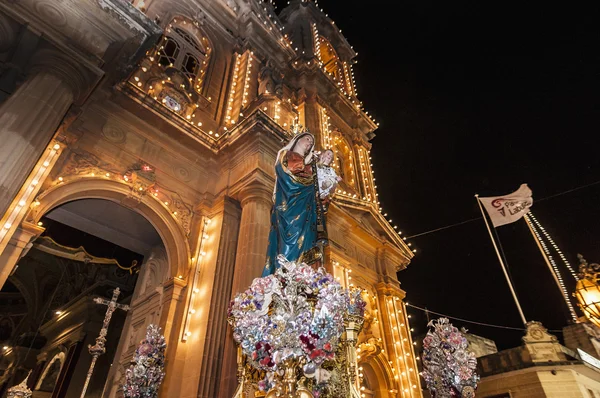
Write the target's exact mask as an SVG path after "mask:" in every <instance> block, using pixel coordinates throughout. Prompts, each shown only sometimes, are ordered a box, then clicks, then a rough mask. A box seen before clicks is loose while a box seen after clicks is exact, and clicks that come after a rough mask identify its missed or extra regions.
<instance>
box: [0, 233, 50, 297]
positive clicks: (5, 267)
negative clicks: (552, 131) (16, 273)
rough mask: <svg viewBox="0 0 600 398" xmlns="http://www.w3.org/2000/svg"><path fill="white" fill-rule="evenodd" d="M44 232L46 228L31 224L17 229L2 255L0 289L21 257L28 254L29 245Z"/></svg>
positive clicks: (0, 255)
mask: <svg viewBox="0 0 600 398" xmlns="http://www.w3.org/2000/svg"><path fill="white" fill-rule="evenodd" d="M42 232H44V228H41V227H38V226H37V225H35V224H32V223H29V222H23V223H22V224H21V225H20V226H19V227H18V228H17V230H16V231H15V233H14V234H13V236H12V237H11V238H10V241H9V242H8V245H6V248H5V249H4V250H3V251H2V252H1V253H0V287H2V286H4V283H5V282H6V280H7V279H8V277H9V275H10V274H11V273H12V271H13V270H14V268H15V265H17V262H18V261H19V260H20V259H21V257H23V256H24V255H25V254H27V251H28V250H29V248H30V245H29V243H30V242H31V241H33V240H34V239H35V238H36V237H38V236H39V235H40V234H41V233H42Z"/></svg>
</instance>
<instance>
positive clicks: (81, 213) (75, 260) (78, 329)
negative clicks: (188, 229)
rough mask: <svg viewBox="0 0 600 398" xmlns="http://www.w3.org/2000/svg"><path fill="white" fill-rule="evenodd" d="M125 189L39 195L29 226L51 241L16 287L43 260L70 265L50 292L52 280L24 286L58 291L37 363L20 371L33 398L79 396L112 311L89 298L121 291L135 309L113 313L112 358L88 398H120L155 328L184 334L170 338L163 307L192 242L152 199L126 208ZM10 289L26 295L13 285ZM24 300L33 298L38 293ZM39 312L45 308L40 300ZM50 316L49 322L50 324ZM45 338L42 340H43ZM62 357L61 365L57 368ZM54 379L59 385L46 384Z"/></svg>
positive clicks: (73, 188) (40, 245)
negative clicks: (133, 361) (128, 370)
mask: <svg viewBox="0 0 600 398" xmlns="http://www.w3.org/2000/svg"><path fill="white" fill-rule="evenodd" d="M128 188H129V187H128V186H126V185H125V184H119V183H115V182H114V181H102V180H97V181H91V180H87V181H75V182H73V183H70V184H64V185H62V186H56V187H54V188H51V189H49V190H48V191H46V192H45V193H44V194H42V195H40V197H39V199H38V200H39V203H38V204H37V206H35V207H34V208H33V210H32V211H31V213H30V214H29V215H28V217H27V220H28V221H29V222H35V223H39V224H38V225H40V224H41V225H42V226H43V227H44V228H45V232H44V233H43V234H42V236H41V237H40V238H38V239H37V240H36V241H35V242H34V243H33V246H32V247H31V248H30V249H29V252H28V253H27V254H26V255H25V256H24V257H23V258H22V259H21V260H20V261H19V267H17V269H16V271H15V272H14V273H13V275H11V277H10V278H12V279H19V277H20V278H21V279H23V277H25V278H27V277H28V276H27V275H28V273H29V277H30V280H33V279H31V272H32V267H31V266H30V265H31V263H35V262H38V263H39V262H40V257H41V258H42V259H43V258H44V256H45V257H46V258H48V256H50V257H58V258H60V261H59V262H61V263H62V265H65V264H66V266H65V267H63V269H64V270H65V271H62V272H59V273H60V274H61V275H60V277H59V279H60V278H63V279H62V280H61V281H60V282H61V283H62V285H61V284H60V283H54V284H52V283H51V282H52V277H51V276H46V277H44V278H40V279H38V278H34V279H35V280H36V281H37V282H38V283H28V284H27V285H30V286H31V288H32V289H38V290H44V289H45V290H44V291H40V292H38V296H39V297H43V296H45V295H48V293H49V292H50V291H52V288H51V287H52V286H54V288H55V291H56V292H57V293H55V294H54V296H53V297H54V298H53V300H50V302H48V303H45V304H46V305H45V308H44V311H45V315H44V316H43V317H42V318H41V320H40V314H39V308H38V309H37V310H36V311H33V312H34V313H35V314H33V315H37V320H40V324H38V326H39V327H38V328H37V329H35V332H34V333H36V334H37V336H36V337H37V340H36V343H35V347H34V345H31V346H30V347H27V349H28V350H29V351H32V350H33V351H34V354H35V355H34V358H37V360H33V363H31V362H32V360H31V359H30V360H29V361H28V363H21V364H18V367H19V368H23V367H25V368H28V369H32V370H33V374H32V376H33V380H31V382H32V383H34V387H39V388H38V389H37V390H36V392H35V393H34V394H35V396H40V397H44V396H50V395H52V394H54V392H56V391H59V390H60V391H64V392H66V391H69V394H73V391H76V390H79V391H81V388H82V386H83V381H84V380H85V375H86V373H87V369H88V367H89V360H90V359H91V357H90V355H89V354H88V353H87V345H88V344H93V343H94V340H95V338H96V337H97V336H98V333H99V331H100V328H101V326H102V320H103V318H104V314H105V312H106V307H105V306H99V305H98V304H96V303H93V302H92V303H90V301H91V298H92V296H104V297H105V298H107V299H110V293H111V292H112V291H113V290H114V288H115V287H119V288H120V289H121V291H122V294H121V297H120V300H119V303H124V304H129V305H130V306H131V310H130V311H129V312H128V313H127V314H125V313H123V312H120V311H116V312H115V313H114V314H113V318H112V321H111V324H110V326H109V331H108V336H107V343H106V348H107V352H106V354H105V355H104V356H101V357H100V358H99V360H98V362H97V364H96V369H95V372H94V375H95V376H97V377H92V380H91V382H90V385H89V388H88V393H90V394H93V395H95V396H100V395H101V394H107V393H110V394H111V396H118V395H119V394H118V393H119V391H118V390H119V386H120V384H121V383H122V382H123V379H124V374H125V372H124V369H125V367H127V365H128V364H129V360H130V358H131V357H132V355H133V353H134V351H135V347H136V346H137V344H138V343H139V341H140V340H141V339H142V338H143V337H144V334H145V329H146V326H147V325H148V324H150V323H154V324H159V325H161V327H163V331H164V332H165V333H164V334H165V336H166V337H167V338H168V336H167V334H168V333H170V332H173V333H174V334H175V335H176V334H177V333H178V330H165V329H168V328H165V324H166V323H173V322H172V321H173V320H172V319H171V320H170V322H169V320H166V319H164V318H163V317H161V312H162V309H163V306H164V305H165V303H167V304H166V305H167V306H169V305H170V304H169V300H168V299H165V294H164V286H165V284H167V283H168V281H169V280H171V281H172V279H173V275H174V274H180V273H182V272H181V269H185V268H186V267H187V265H188V262H189V254H188V253H189V248H188V246H187V239H186V237H185V233H184V232H183V230H182V228H181V226H180V225H178V224H177V222H176V220H174V219H173V217H172V216H171V215H170V214H169V211H168V210H165V209H164V208H162V206H161V205H160V203H158V202H157V201H156V200H155V199H153V198H151V197H142V198H138V199H139V200H137V201H133V202H131V201H129V202H128V201H127V199H128V197H129V196H128V194H130V191H129V189H128ZM125 204H126V205H125ZM58 269H61V267H58ZM98 270H101V271H98ZM138 272H139V273H138ZM21 273H22V274H23V275H20V274H21ZM47 274H51V273H50V272H47ZM65 277H66V278H67V280H68V283H65V282H66V280H65ZM54 279H55V280H56V278H54ZM39 282H44V283H39ZM11 285H12V286H19V284H18V283H15V284H7V286H11ZM21 285H24V284H23V283H22V284H21ZM75 287H76V288H75ZM13 290H14V289H13ZM29 290H31V289H29ZM26 295H28V296H31V292H27V293H26ZM56 297H60V298H61V300H58V301H57V300H56ZM59 301H60V303H61V305H60V306H58V304H59ZM35 303H36V305H38V307H40V306H39V304H40V300H39V299H38V300H37V301H36V302H35ZM173 305H176V304H173ZM42 307H43V305H42ZM55 307H56V308H55ZM168 312H169V313H172V312H173V311H170V310H169V311H168ZM48 314H50V315H51V319H47V318H48ZM171 316H172V315H171ZM48 321H51V322H48ZM5 323H6V322H5ZM33 324H35V322H33ZM7 325H8V323H7ZM30 329H31V328H30ZM173 329H177V327H176V326H175V327H174V328H173ZM21 331H22V330H21ZM40 336H41V337H43V338H44V339H45V340H44V341H41V340H40ZM17 343H18V342H16V341H15V339H13V341H12V342H11V346H10V348H9V351H15V352H16V351H22V350H21V348H22V347H20V346H17ZM7 344H8V343H7ZM21 357H22V356H21ZM56 358H62V359H61V360H60V361H58V362H57V360H55V359H56ZM7 359H8V358H7ZM86 361H87V362H86ZM26 362H27V361H26ZM50 367H52V368H50ZM5 368H6V366H5ZM15 370H16V368H15ZM9 373H10V372H9ZM13 373H15V374H16V372H13ZM57 373H58V374H57ZM48 374H50V375H51V376H52V377H46V376H44V375H48ZM55 376H56V377H55ZM107 376H108V377H107ZM41 378H43V379H47V380H41ZM30 379H31V378H30ZM107 380H108V381H107ZM14 381H16V380H14ZM13 384H15V383H14V382H12V383H10V384H9V385H13ZM50 384H52V386H51V385H50ZM49 389H51V391H48V390H49Z"/></svg>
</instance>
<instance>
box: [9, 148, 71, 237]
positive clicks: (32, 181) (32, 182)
mask: <svg viewBox="0 0 600 398" xmlns="http://www.w3.org/2000/svg"><path fill="white" fill-rule="evenodd" d="M60 149H61V146H60V144H59V143H58V142H57V141H54V140H53V141H52V142H51V143H50V145H49V146H48V147H47V148H46V150H45V153H44V154H43V155H42V156H41V158H40V160H39V161H38V162H37V164H36V165H35V167H34V168H33V171H32V172H31V173H30V174H29V177H28V178H27V180H26V181H25V183H24V184H23V187H22V188H21V190H20V191H19V193H18V194H17V196H16V197H15V199H14V200H13V202H12V203H11V205H10V206H9V210H8V212H7V213H6V215H5V217H4V218H3V219H2V221H1V224H2V228H0V248H4V247H6V244H7V243H8V239H10V237H11V235H12V234H9V232H10V231H11V230H12V231H14V230H15V229H16V228H17V227H18V225H19V224H20V222H21V218H22V217H23V216H24V214H25V212H26V211H27V206H28V204H29V203H31V202H32V201H33V198H34V197H35V195H36V194H37V193H38V192H39V190H40V188H41V184H40V182H43V181H44V180H45V179H46V177H47V175H48V173H49V172H50V170H51V167H52V166H53V165H54V163H55V162H56V160H57V159H58V157H59V155H60ZM37 205H39V202H38V201H35V202H33V203H32V206H37Z"/></svg>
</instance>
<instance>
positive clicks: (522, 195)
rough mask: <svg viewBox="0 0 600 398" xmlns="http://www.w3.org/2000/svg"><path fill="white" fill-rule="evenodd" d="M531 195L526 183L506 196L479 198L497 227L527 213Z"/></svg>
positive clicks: (531, 200) (531, 201)
mask: <svg viewBox="0 0 600 398" xmlns="http://www.w3.org/2000/svg"><path fill="white" fill-rule="evenodd" d="M531 195H532V192H531V189H529V187H528V186H527V184H521V186H520V187H519V189H517V190H516V191H515V192H513V193H511V194H508V195H506V196H496V197H488V198H479V200H480V201H481V204H482V205H483V207H485V210H486V211H487V212H488V214H489V215H490V219H491V220H492V224H494V227H499V226H501V225H505V224H510V223H512V222H515V221H517V220H519V219H520V218H521V217H523V216H524V215H525V214H527V213H528V212H529V208H530V207H531V205H532V204H533V198H532V197H531Z"/></svg>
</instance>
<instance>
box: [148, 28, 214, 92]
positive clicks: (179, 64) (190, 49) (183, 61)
mask: <svg viewBox="0 0 600 398" xmlns="http://www.w3.org/2000/svg"><path fill="white" fill-rule="evenodd" d="M186 25H191V24H186ZM190 29H193V30H194V34H192V33H190V31H188V30H186V29H184V28H182V27H180V26H172V25H170V27H169V28H168V29H167V30H166V32H167V33H166V36H165V37H164V39H163V42H162V45H161V46H160V47H159V48H158V51H157V54H156V57H157V60H158V64H159V65H160V66H162V67H163V68H165V69H169V68H172V69H176V70H178V71H179V72H181V73H182V74H183V76H185V78H186V80H187V81H189V82H190V85H192V86H193V88H194V89H195V91H198V92H199V91H200V88H201V86H202V80H203V77H204V74H205V72H206V67H207V65H208V61H209V59H210V46H209V42H208V39H207V38H206V36H205V35H204V34H202V32H200V31H199V30H198V29H197V28H196V27H194V26H191V27H190Z"/></svg>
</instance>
